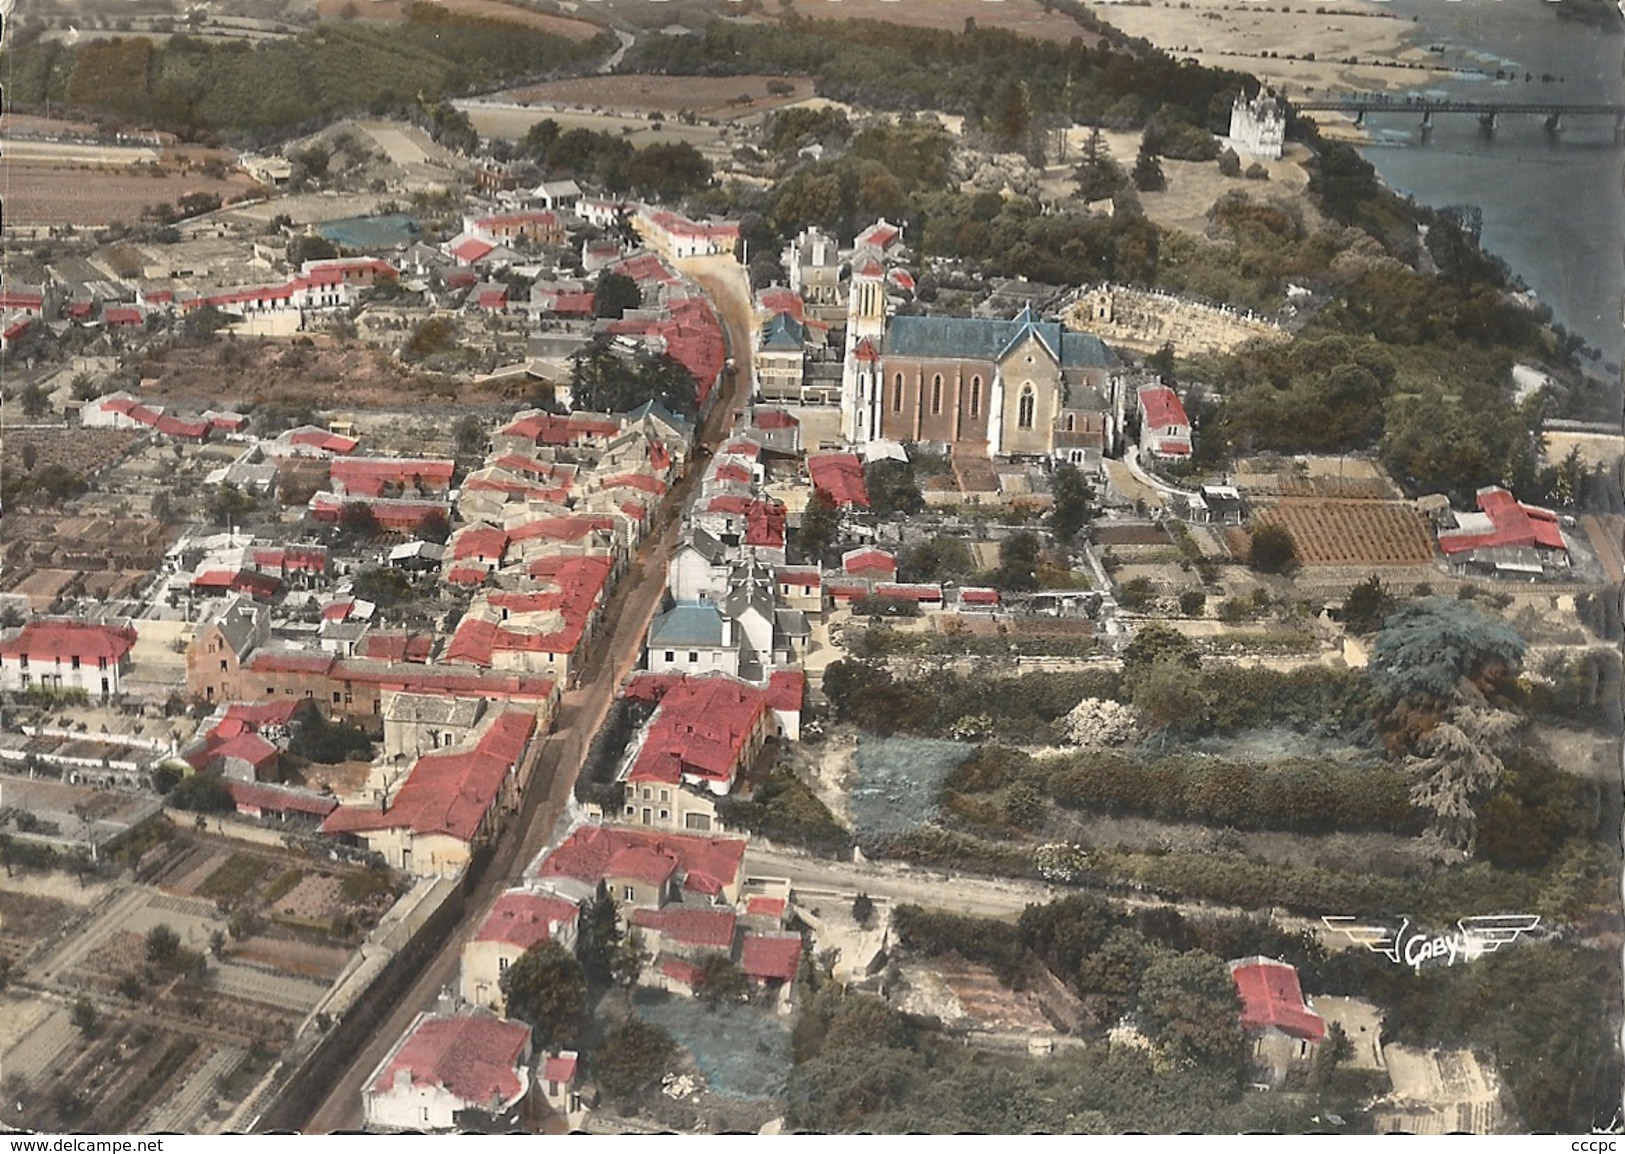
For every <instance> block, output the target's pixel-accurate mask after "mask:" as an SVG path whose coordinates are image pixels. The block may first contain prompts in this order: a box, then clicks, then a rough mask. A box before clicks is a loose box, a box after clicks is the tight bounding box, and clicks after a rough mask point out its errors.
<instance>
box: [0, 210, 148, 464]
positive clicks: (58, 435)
mask: <svg viewBox="0 0 1625 1154" xmlns="http://www.w3.org/2000/svg"><path fill="white" fill-rule="evenodd" d="M7 211H8V212H9V211H10V205H9V202H8V205H7ZM145 435H146V434H145V433H138V432H135V431H134V430H131V429H69V428H62V429H7V430H6V439H5V448H4V450H3V451H0V467H3V468H4V469H5V472H6V476H8V477H10V476H11V475H12V474H13V473H23V474H29V473H33V472H36V471H38V470H40V469H44V468H46V467H47V466H50V465H61V466H62V467H63V468H64V469H67V470H69V471H70V472H73V473H77V474H78V475H79V476H81V477H89V476H93V475H94V474H96V473H98V472H100V471H101V470H102V469H105V468H106V467H107V466H108V465H111V464H112V463H113V462H114V461H116V460H118V459H119V458H120V457H122V456H123V455H124V454H125V452H126V451H127V450H128V449H129V447H130V446H131V445H133V444H134V443H135V442H136V441H137V440H139V439H140V438H141V437H143V436H145Z"/></svg>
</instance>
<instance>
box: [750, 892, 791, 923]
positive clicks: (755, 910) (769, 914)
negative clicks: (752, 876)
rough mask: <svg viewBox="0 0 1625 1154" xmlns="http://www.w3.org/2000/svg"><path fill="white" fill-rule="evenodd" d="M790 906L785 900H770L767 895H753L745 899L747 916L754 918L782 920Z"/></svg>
mask: <svg viewBox="0 0 1625 1154" xmlns="http://www.w3.org/2000/svg"><path fill="white" fill-rule="evenodd" d="M789 904H790V903H789V902H787V901H785V900H784V899H783V898H770V897H768V896H767V895H766V894H752V895H751V896H750V897H748V898H746V899H745V914H746V916H748V917H753V918H782V917H783V916H784V911H785V909H786V908H788V906H789Z"/></svg>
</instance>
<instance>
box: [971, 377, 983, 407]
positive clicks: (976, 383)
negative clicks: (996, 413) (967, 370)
mask: <svg viewBox="0 0 1625 1154" xmlns="http://www.w3.org/2000/svg"><path fill="white" fill-rule="evenodd" d="M970 415H971V416H973V417H980V416H981V415H982V378H981V377H972V378H971V379H970Z"/></svg>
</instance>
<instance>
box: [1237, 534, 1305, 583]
mask: <svg viewBox="0 0 1625 1154" xmlns="http://www.w3.org/2000/svg"><path fill="white" fill-rule="evenodd" d="M1247 563H1248V564H1249V565H1251V566H1252V567H1253V569H1254V570H1255V571H1257V572H1259V573H1290V572H1292V570H1293V569H1295V568H1297V565H1298V549H1297V546H1296V545H1294V544H1293V542H1292V534H1291V533H1289V532H1287V530H1286V528H1285V526H1282V525H1260V526H1258V527H1257V528H1255V529H1254V530H1252V532H1251V534H1249V547H1248V550H1247Z"/></svg>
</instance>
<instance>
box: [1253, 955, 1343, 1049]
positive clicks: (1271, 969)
mask: <svg viewBox="0 0 1625 1154" xmlns="http://www.w3.org/2000/svg"><path fill="white" fill-rule="evenodd" d="M1230 976H1231V978H1233V979H1234V980H1235V983H1236V993H1238V994H1239V995H1240V996H1241V1028H1242V1029H1244V1030H1248V1031H1254V1030H1265V1029H1268V1028H1270V1027H1272V1026H1273V1027H1274V1028H1275V1029H1278V1030H1280V1031H1282V1032H1283V1033H1286V1034H1290V1035H1292V1036H1293V1037H1294V1038H1301V1039H1303V1040H1304V1041H1307V1042H1318V1041H1320V1040H1321V1039H1322V1038H1324V1037H1325V1036H1326V1023H1325V1022H1324V1021H1323V1020H1322V1019H1321V1017H1320V1015H1319V1014H1317V1013H1315V1012H1314V1011H1313V1010H1311V1009H1309V1007H1308V1006H1307V1005H1305V1003H1304V1000H1303V988H1302V987H1301V986H1299V985H1298V971H1297V969H1296V968H1295V967H1293V966H1289V965H1287V963H1285V962H1278V961H1274V960H1272V959H1270V958H1249V959H1247V960H1246V961H1245V962H1244V963H1242V964H1240V965H1232V967H1231V970H1230Z"/></svg>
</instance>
